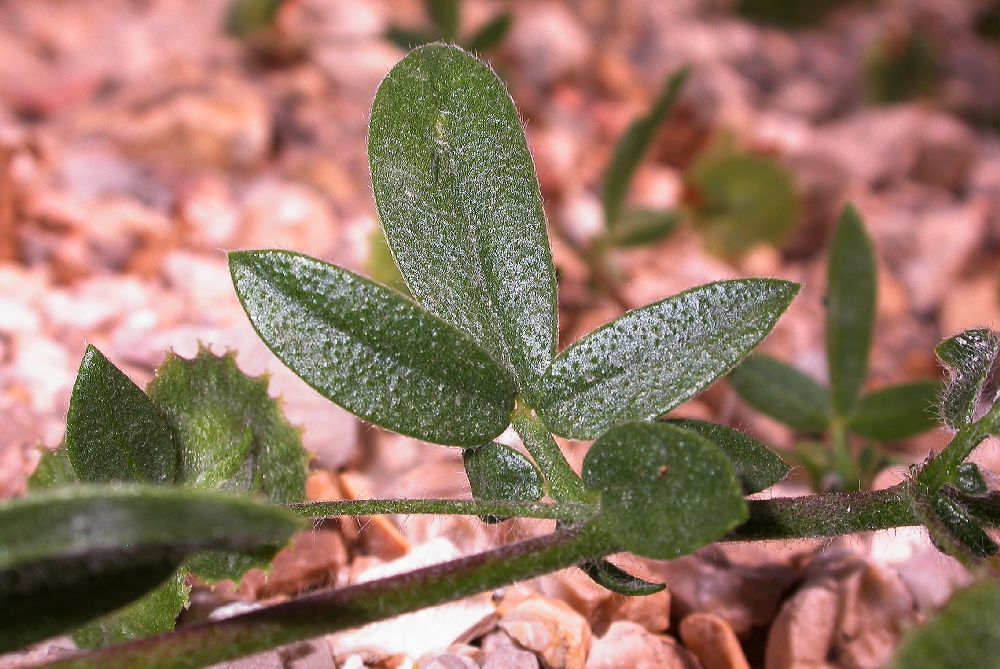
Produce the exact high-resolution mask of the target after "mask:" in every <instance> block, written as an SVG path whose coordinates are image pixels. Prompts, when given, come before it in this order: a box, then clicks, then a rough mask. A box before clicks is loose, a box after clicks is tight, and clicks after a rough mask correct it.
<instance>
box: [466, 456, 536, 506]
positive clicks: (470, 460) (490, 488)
mask: <svg viewBox="0 0 1000 669" xmlns="http://www.w3.org/2000/svg"><path fill="white" fill-rule="evenodd" d="M462 462H463V464H464V465H465V473H466V474H468V476H469V485H470V487H471V488H472V496H473V497H475V498H476V499H481V500H503V501H511V502H537V501H538V500H540V499H541V498H542V495H543V494H544V493H543V490H542V477H541V475H540V474H539V473H538V470H537V469H535V465H534V464H532V463H531V461H530V460H528V458H526V457H524V456H523V455H522V454H521V453H519V452H518V451H515V450H514V449H513V448H510V447H509V446H505V445H503V444H498V443H497V442H495V441H493V442H490V443H488V444H485V445H483V446H479V447H477V448H467V449H465V450H464V451H462ZM480 518H481V519H482V520H483V521H484V522H487V523H497V522H500V521H501V520H505V519H504V518H500V517H498V516H480Z"/></svg>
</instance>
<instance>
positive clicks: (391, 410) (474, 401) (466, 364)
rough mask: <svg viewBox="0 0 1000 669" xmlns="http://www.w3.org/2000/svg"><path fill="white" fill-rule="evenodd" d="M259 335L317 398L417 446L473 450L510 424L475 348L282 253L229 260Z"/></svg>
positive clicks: (343, 275)
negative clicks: (416, 442)
mask: <svg viewBox="0 0 1000 669" xmlns="http://www.w3.org/2000/svg"><path fill="white" fill-rule="evenodd" d="M229 267H230V270H231V271H232V274H233V283H234V285H235V286H236V292H237V293H238V294H239V296H240V300H241V302H242V303H243V308H244V309H246V312H247V315H248V316H249V317H250V321H251V323H253V326H254V328H255V329H256V330H257V334H259V335H260V337H261V339H263V340H264V342H265V343H266V344H267V345H268V347H269V348H270V349H271V351H273V352H274V354H275V355H276V356H278V358H280V359H281V361H282V362H284V363H285V364H286V365H288V367H290V368H291V369H292V370H293V371H294V372H295V373H296V374H298V375H299V376H300V377H301V378H302V379H303V380H304V381H305V382H306V383H308V384H309V385H310V386H312V387H313V388H315V389H316V390H317V391H318V392H319V393H320V394H322V395H323V396H325V397H327V398H328V399H330V400H332V401H333V402H335V403H337V404H339V405H340V406H342V407H344V408H345V409H347V410H348V411H350V412H352V413H354V414H356V415H358V416H360V417H361V418H364V419H365V420H369V421H371V422H372V423H375V424H376V425H380V426H382V427H385V428H387V429H390V430H393V431H395V432H399V433H400V434H404V435H407V436H411V437H416V438H417V439H423V440H424V441H429V442H433V443H438V444H448V445H454V446H478V445H480V444H482V443H484V442H486V441H489V440H490V439H492V438H493V437H495V436H497V435H498V434H500V433H501V432H503V431H504V429H506V427H507V425H509V424H510V415H511V411H512V410H513V407H514V393H515V389H514V385H513V383H512V382H511V381H510V379H509V377H508V376H507V374H505V373H504V371H503V370H502V369H500V368H499V367H498V366H497V364H496V363H495V362H493V360H491V359H490V358H489V356H488V355H487V354H486V353H485V352H484V351H483V350H482V349H480V348H479V347H478V346H476V344H475V343H473V342H472V341H470V340H469V339H468V337H466V336H465V335H463V334H462V333H461V332H459V331H458V330H456V329H455V328H453V327H452V326H450V325H448V324H447V323H445V322H444V321H442V320H440V319H438V318H436V317H435V316H433V315H431V314H429V313H427V312H425V311H424V310H423V309H421V308H420V307H418V306H417V305H415V304H413V303H412V302H410V301H409V300H407V299H406V298H404V297H403V296H401V295H400V294H399V293H397V292H395V291H394V290H391V289H389V288H386V287H384V286H381V285H379V284H376V283H373V282H371V281H368V280H367V279H364V278H362V277H360V276H358V275H356V274H353V273H351V272H348V271H347V270H344V269H340V268H338V267H334V266H333V265H328V264H326V263H323V262H320V261H318V260H314V259H312V258H308V257H306V256H302V255H298V254H295V253H289V252H284V251H241V252H237V253H230V254H229Z"/></svg>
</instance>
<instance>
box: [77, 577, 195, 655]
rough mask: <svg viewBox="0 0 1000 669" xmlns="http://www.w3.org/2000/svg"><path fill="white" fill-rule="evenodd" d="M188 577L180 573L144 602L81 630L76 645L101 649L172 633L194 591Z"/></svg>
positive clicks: (148, 596)
mask: <svg viewBox="0 0 1000 669" xmlns="http://www.w3.org/2000/svg"><path fill="white" fill-rule="evenodd" d="M185 573H186V572H185V570H183V569H179V570H177V571H176V572H174V575H173V576H171V577H170V578H169V579H167V580H166V582H164V583H163V584H162V585H160V586H159V587H158V588H156V589H155V590H153V591H152V592H150V593H149V594H147V595H146V596H145V597H143V598H142V599H139V600H137V601H135V602H132V603H131V604H129V605H128V606H126V607H125V608H123V609H120V610H118V611H115V612H114V613H111V614H109V615H107V616H104V617H103V618H100V619H98V620H95V621H94V622H91V623H88V624H87V625H85V626H84V627H81V628H80V629H78V630H77V631H75V632H74V633H73V641H75V642H76V645H77V646H79V647H80V648H99V647H100V646H108V645H111V644H113V643H124V642H125V641H131V640H132V639H139V638H143V637H147V636H152V635H154V634H159V633H160V632H166V631H169V630H172V629H173V628H174V626H175V624H176V622H177V616H178V615H179V614H180V612H181V610H182V609H183V608H184V607H185V605H186V604H187V601H188V593H189V592H190V590H191V588H190V587H188V585H187V584H186V583H185Z"/></svg>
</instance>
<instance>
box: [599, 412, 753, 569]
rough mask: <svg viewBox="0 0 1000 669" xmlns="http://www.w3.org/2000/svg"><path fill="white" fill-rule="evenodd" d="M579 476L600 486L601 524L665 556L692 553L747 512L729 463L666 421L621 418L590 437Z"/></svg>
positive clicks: (624, 541) (637, 547)
mask: <svg viewBox="0 0 1000 669" xmlns="http://www.w3.org/2000/svg"><path fill="white" fill-rule="evenodd" d="M583 480H584V483H586V484H587V487H588V488H591V489H593V490H597V491H599V492H600V493H601V518H600V522H601V525H602V526H603V527H604V529H605V530H606V531H607V532H608V533H609V534H610V535H611V536H612V537H614V539H615V540H616V541H617V542H618V543H619V544H620V545H621V546H622V547H623V548H625V549H626V550H628V551H630V552H632V553H635V554H636V555H642V556H644V557H651V558H657V559H663V560H669V559H673V558H676V557H680V556H681V555H685V554H687V553H690V552H693V551H695V550H697V549H699V548H701V547H702V546H704V545H705V544H708V543H711V542H712V541H715V540H717V539H719V538H720V537H722V536H724V535H725V534H726V533H727V532H729V530H731V529H733V528H734V527H736V526H737V525H739V524H740V523H741V522H743V521H744V520H746V518H747V507H746V503H745V502H744V501H743V494H742V492H741V491H740V485H739V482H738V481H737V479H736V472H735V471H734V469H733V466H732V464H731V463H730V462H729V460H728V459H727V458H726V456H724V455H723V454H722V453H721V452H720V451H719V449H718V448H716V446H715V445H714V444H712V443H711V442H710V441H708V440H707V439H704V438H703V437H701V436H699V435H697V434H695V433H693V432H691V431H689V430H682V429H679V428H677V427H674V426H672V425H669V424H665V423H625V424H623V425H619V426H618V427H615V428H612V429H611V430H608V431H607V432H605V433H604V434H603V435H601V437H600V439H598V440H597V441H596V442H594V445H593V446H592V447H591V449H590V451H588V452H587V457H586V458H585V459H584V461H583Z"/></svg>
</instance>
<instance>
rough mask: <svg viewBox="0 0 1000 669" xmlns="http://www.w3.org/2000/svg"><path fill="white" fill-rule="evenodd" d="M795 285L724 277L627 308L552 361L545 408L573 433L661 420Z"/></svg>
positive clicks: (554, 425)
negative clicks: (655, 419) (643, 305)
mask: <svg viewBox="0 0 1000 669" xmlns="http://www.w3.org/2000/svg"><path fill="white" fill-rule="evenodd" d="M798 289H799V287H798V285H797V284H794V283H790V282H788V281H780V280H777V279H745V280H737V281H720V282H718V283H712V284H708V285H705V286H700V287H698V288H694V289H691V290H688V291H685V292H683V293H681V294H679V295H675V296H674V297H670V298H667V299H665V300H663V301H661V302H657V303H655V304H651V305H649V306H647V307H644V308H642V309H637V310H635V311H630V312H629V313H627V314H625V315H624V316H622V317H621V318H619V319H618V320H615V321H613V322H612V323H609V324H608V325H605V326H604V327H602V328H600V329H598V330H596V331H594V332H592V333H590V334H589V335H587V336H586V337H584V338H583V339H581V340H580V341H578V342H576V343H575V344H573V345H572V346H570V347H569V348H567V349H566V350H565V351H563V352H562V353H561V354H560V355H559V357H557V358H556V359H555V361H554V362H553V364H552V367H551V369H550V370H549V372H548V374H547V375H546V377H545V396H544V397H543V398H542V402H540V404H539V407H538V409H539V411H540V412H541V414H542V417H543V418H544V419H545V422H546V424H547V425H548V426H549V428H550V429H551V430H552V431H553V432H555V433H556V434H559V435H562V436H565V437H571V438H574V439H594V438H596V437H597V436H598V435H600V434H601V433H602V432H604V431H605V430H607V429H608V428H609V427H611V426H613V425H617V424H620V423H623V422H626V421H631V420H650V419H653V418H656V417H658V416H660V415H662V414H664V413H666V412H667V411H669V410H670V409H673V408H674V407H676V406H677V405H679V404H681V403H682V402H685V401H687V400H688V399H690V398H692V397H694V396H695V395H697V394H698V393H699V392H701V391H702V390H704V389H705V388H706V387H707V386H708V385H709V384H711V383H712V382H713V381H715V380H716V379H717V378H719V376H721V375H723V374H725V373H726V372H728V371H729V370H730V369H732V368H733V366H734V365H736V364H737V363H739V361H740V360H742V359H743V357H744V356H745V355H746V354H747V353H748V352H749V351H750V350H752V349H753V348H754V347H755V346H756V345H757V344H759V343H760V341H761V340H762V339H763V338H764V337H765V336H767V333H768V332H770V331H771V328H772V327H774V324H775V322H776V321H777V320H778V317H779V316H780V315H781V314H782V313H783V312H784V311H785V309H786V308H787V307H788V305H789V303H790V302H791V301H792V298H793V297H794V296H795V294H796V293H797V292H798Z"/></svg>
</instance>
